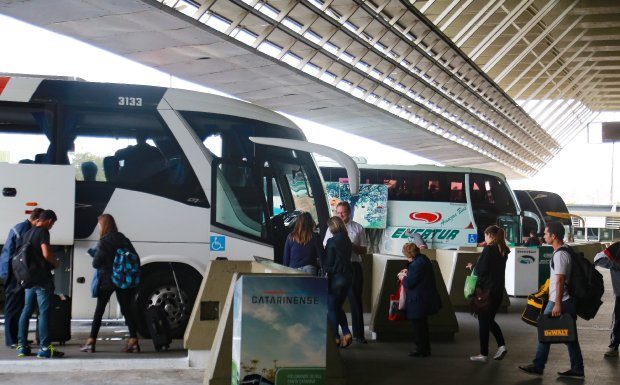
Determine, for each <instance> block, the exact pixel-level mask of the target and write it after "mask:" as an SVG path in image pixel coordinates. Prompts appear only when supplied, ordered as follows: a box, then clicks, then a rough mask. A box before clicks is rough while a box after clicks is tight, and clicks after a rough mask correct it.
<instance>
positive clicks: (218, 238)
mask: <svg viewBox="0 0 620 385" xmlns="http://www.w3.org/2000/svg"><path fill="white" fill-rule="evenodd" d="M209 250H211V251H224V250H226V237H225V236H223V235H211V244H210V245H209Z"/></svg>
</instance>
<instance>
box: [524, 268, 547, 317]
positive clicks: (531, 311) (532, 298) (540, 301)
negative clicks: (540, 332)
mask: <svg viewBox="0 0 620 385" xmlns="http://www.w3.org/2000/svg"><path fill="white" fill-rule="evenodd" d="M547 302H549V279H547V282H545V284H543V285H542V286H541V287H540V289H539V290H538V292H536V293H533V294H530V295H528V296H527V304H526V305H525V309H523V314H521V320H522V321H523V322H525V323H526V324H528V325H532V326H536V325H538V318H539V317H540V316H541V315H542V314H543V312H544V311H545V307H547Z"/></svg>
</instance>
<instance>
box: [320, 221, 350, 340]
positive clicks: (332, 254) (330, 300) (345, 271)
mask: <svg viewBox="0 0 620 385" xmlns="http://www.w3.org/2000/svg"><path fill="white" fill-rule="evenodd" d="M327 226H328V227H329V231H331V233H332V234H333V236H332V237H331V238H329V239H328V240H327V243H326V244H325V251H326V257H325V261H324V262H323V268H324V269H325V271H326V272H327V278H328V297H327V320H328V322H329V325H330V327H331V329H332V332H333V333H334V337H335V342H336V344H337V345H339V346H340V347H343V348H346V347H347V346H349V345H351V342H352V341H353V335H352V334H351V330H350V329H349V323H348V321H347V316H346V314H344V310H343V309H342V305H343V304H344V301H345V299H346V298H347V293H348V292H349V288H350V287H351V282H352V280H353V266H352V265H351V249H352V244H351V240H350V239H349V235H348V233H347V228H346V226H345V224H344V222H343V221H342V219H340V218H339V217H331V218H329V220H328V221H327ZM340 329H342V339H341V338H340Z"/></svg>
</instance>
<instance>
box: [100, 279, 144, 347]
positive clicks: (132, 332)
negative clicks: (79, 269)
mask: <svg viewBox="0 0 620 385" xmlns="http://www.w3.org/2000/svg"><path fill="white" fill-rule="evenodd" d="M115 291H116V299H117V300H118V304H119V305H120V307H121V313H122V314H123V316H124V317H125V325H127V328H129V338H138V327H137V324H136V316H135V314H134V312H133V310H132V308H131V300H132V298H133V297H134V295H135V292H136V289H119V288H116V289H111V290H103V289H99V296H98V297H97V308H96V309H95V315H94V317H93V325H92V327H91V329H90V338H92V339H97V334H99V329H100V328H101V319H102V318H103V313H104V312H105V308H106V306H108V302H110V297H111V296H112V293H113V292H115Z"/></svg>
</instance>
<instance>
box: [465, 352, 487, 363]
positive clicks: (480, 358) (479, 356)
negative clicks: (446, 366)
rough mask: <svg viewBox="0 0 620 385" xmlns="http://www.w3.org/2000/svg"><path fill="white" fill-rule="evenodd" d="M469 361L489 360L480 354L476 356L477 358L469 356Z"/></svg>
mask: <svg viewBox="0 0 620 385" xmlns="http://www.w3.org/2000/svg"><path fill="white" fill-rule="evenodd" d="M469 359H470V360H471V361H475V362H487V361H488V360H489V358H488V357H487V356H483V355H482V354H478V355H477V356H471V357H469Z"/></svg>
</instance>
